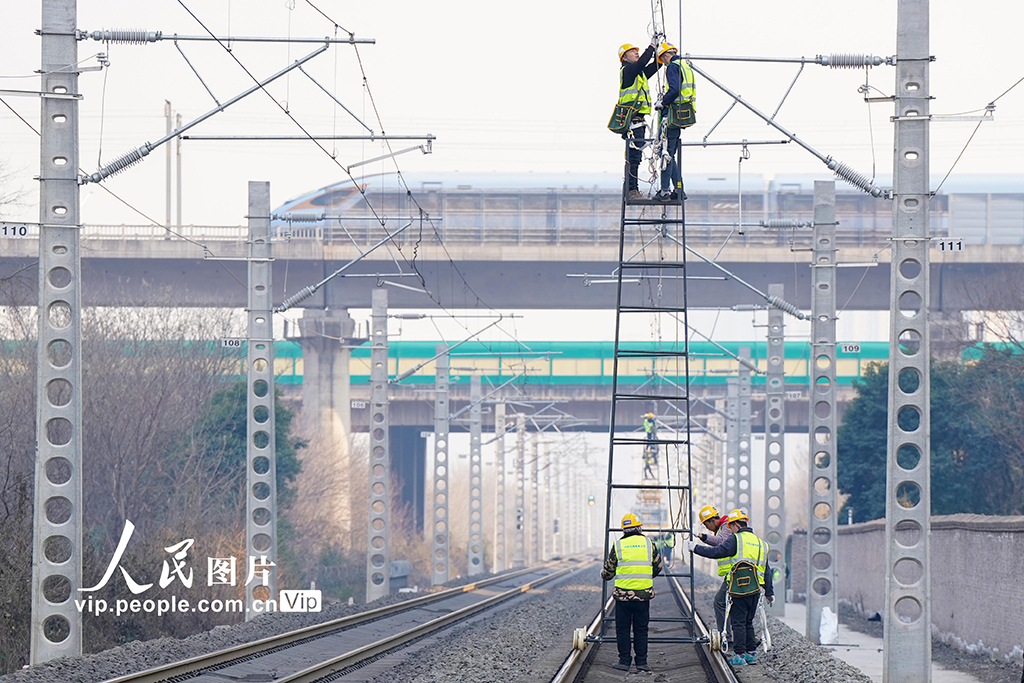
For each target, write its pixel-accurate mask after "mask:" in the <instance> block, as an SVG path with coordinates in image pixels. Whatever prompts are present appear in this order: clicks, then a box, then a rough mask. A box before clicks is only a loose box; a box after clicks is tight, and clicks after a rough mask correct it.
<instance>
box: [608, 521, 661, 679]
mask: <svg viewBox="0 0 1024 683" xmlns="http://www.w3.org/2000/svg"><path fill="white" fill-rule="evenodd" d="M661 566H662V565H661V554H660V553H658V548H657V545H656V544H655V543H654V542H653V541H652V540H651V539H649V538H647V537H646V536H644V535H643V529H642V528H641V526H640V520H639V519H638V518H637V516H636V515H634V514H633V513H632V512H631V513H629V514H627V515H626V516H625V517H623V518H622V538H620V539H619V540H617V541H615V545H614V546H612V549H611V550H610V551H608V557H607V558H605V561H604V568H603V569H602V570H601V578H602V579H603V580H605V581H611V580H612V579H615V589H614V591H613V592H612V597H614V598H615V642H616V644H617V645H618V648H619V661H618V662H616V663H615V664H613V665H612V668H613V669H618V670H620V671H629V666H630V664H632V663H633V661H634V660H633V657H632V653H631V652H630V648H629V641H630V630H632V632H633V652H635V653H636V660H635V661H636V668H637V670H638V671H650V670H651V667H650V666H649V665H648V664H647V627H648V625H649V624H650V621H651V599H652V598H654V577H655V576H657V575H658V574H660V573H661Z"/></svg>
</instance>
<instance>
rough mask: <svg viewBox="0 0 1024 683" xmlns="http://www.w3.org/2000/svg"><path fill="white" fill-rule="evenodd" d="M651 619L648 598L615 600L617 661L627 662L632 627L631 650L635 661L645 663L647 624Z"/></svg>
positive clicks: (628, 659) (629, 659) (630, 659)
mask: <svg viewBox="0 0 1024 683" xmlns="http://www.w3.org/2000/svg"><path fill="white" fill-rule="evenodd" d="M650 621H651V603H650V601H649V600H616V601H615V643H616V645H618V646H619V661H620V662H622V663H623V664H629V663H630V662H631V661H632V657H631V656H630V653H629V629H630V627H632V629H633V651H634V652H636V663H637V664H646V663H647V626H648V624H649V623H650Z"/></svg>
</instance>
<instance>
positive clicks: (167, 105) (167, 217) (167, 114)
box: [164, 100, 174, 237]
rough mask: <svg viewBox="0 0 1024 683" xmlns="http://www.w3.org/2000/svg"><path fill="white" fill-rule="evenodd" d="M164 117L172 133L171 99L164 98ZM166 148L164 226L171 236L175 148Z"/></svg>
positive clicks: (168, 132) (168, 131)
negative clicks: (173, 157)
mask: <svg viewBox="0 0 1024 683" xmlns="http://www.w3.org/2000/svg"><path fill="white" fill-rule="evenodd" d="M164 119H165V123H166V127H167V135H170V134H171V131H172V130H174V113H173V111H172V110H171V102H170V100H164ZM165 149H166V154H165V157H166V159H167V169H166V174H167V177H166V183H165V185H166V186H165V187H164V209H165V211H164V228H165V229H166V230H167V236H168V237H169V236H170V232H171V189H172V185H171V180H172V178H171V175H172V171H173V168H172V166H171V153H172V152H173V150H172V149H171V146H170V145H167V146H166V148H165Z"/></svg>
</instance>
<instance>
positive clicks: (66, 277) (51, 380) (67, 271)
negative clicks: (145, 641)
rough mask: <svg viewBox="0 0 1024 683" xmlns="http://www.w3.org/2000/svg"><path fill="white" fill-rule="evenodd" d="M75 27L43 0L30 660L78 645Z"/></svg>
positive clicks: (70, 3) (59, 3) (61, 5)
mask: <svg viewBox="0 0 1024 683" xmlns="http://www.w3.org/2000/svg"><path fill="white" fill-rule="evenodd" d="M77 28H78V12H77V5H76V0H43V3H42V31H41V38H40V43H41V44H42V74H43V76H42V84H41V90H42V92H44V93H47V94H53V95H56V97H48V96H44V97H43V98H42V99H41V105H40V109H41V114H40V133H41V137H40V143H39V153H40V159H39V169H40V172H39V176H40V177H39V223H40V225H39V337H38V340H39V341H38V345H39V346H38V348H39V350H38V356H37V360H38V363H37V366H36V380H37V383H36V396H37V400H36V468H35V469H36V471H35V509H34V513H33V514H34V523H33V539H32V544H33V546H32V548H33V556H32V636H31V641H32V642H31V654H30V661H31V663H32V664H38V663H40V662H45V661H48V660H50V659H55V658H57V657H77V656H80V655H81V654H82V617H81V614H79V612H78V610H77V609H76V608H75V602H74V601H75V598H79V599H81V598H82V597H86V596H83V594H82V593H80V591H81V589H82V344H81V342H82V317H81V312H82V292H81V289H82V272H81V255H80V252H79V228H80V227H81V220H80V218H79V209H80V206H79V190H78V167H79V163H78V100H77V99H74V98H75V97H77V96H78V72H77V71H76V70H75V65H76V64H78V41H77V40H76V39H75V30H76V29H77ZM86 595H88V594H86ZM51 637H52V638H53V640H51Z"/></svg>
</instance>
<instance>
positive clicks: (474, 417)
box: [466, 374, 484, 576]
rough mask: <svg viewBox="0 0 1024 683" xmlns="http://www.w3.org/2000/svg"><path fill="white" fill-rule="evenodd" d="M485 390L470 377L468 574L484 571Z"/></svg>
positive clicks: (477, 376)
mask: <svg viewBox="0 0 1024 683" xmlns="http://www.w3.org/2000/svg"><path fill="white" fill-rule="evenodd" d="M482 396H483V390H482V388H481V386H480V375H478V374H474V375H472V376H471V377H470V379H469V401H470V404H471V405H472V407H471V408H470V409H469V543H467V553H468V557H467V561H466V574H468V575H469V576H476V575H477V574H482V573H483V571H484V468H483V456H482V454H481V452H480V443H481V436H482V432H483V407H482V406H481V399H482Z"/></svg>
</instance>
